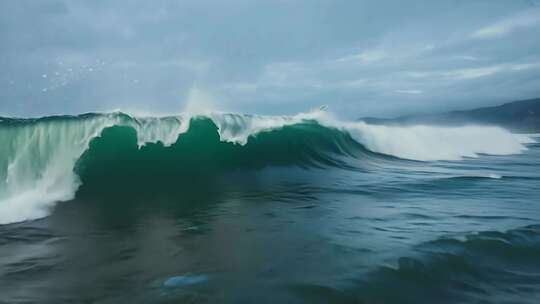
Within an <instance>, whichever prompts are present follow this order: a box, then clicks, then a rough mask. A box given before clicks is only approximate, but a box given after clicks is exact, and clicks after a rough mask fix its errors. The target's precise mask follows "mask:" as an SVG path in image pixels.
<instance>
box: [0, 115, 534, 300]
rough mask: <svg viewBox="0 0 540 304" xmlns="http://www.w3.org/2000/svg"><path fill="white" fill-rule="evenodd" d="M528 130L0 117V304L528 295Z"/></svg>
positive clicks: (257, 119)
mask: <svg viewBox="0 0 540 304" xmlns="http://www.w3.org/2000/svg"><path fill="white" fill-rule="evenodd" d="M539 140H540V135H535V134H531V135H524V134H512V133H510V132H508V131H506V130H504V129H502V128H498V127H490V126H474V125H470V126H463V127H441V126H438V127H437V126H425V125H424V126H401V127H400V126H384V125H369V124H366V123H364V122H360V121H348V122H346V121H340V120H338V119H336V118H335V117H333V116H332V115H331V114H329V113H326V112H325V111H322V110H321V111H313V112H309V113H302V114H297V115H292V116H258V115H243V114H226V113H205V114H199V115H187V114H182V115H177V116H168V117H136V116H133V115H128V114H125V113H120V112H115V113H101V114H99V113H94V114H84V115H79V116H54V117H44V118H38V119H17V118H1V119H0V303H254V302H255V303H539V302H540V144H538V143H537V142H538V141H539Z"/></svg>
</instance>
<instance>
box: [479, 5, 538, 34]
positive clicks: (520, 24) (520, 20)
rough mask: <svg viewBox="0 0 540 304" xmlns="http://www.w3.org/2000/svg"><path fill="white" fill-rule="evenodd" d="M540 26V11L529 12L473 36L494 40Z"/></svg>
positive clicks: (498, 23)
mask: <svg viewBox="0 0 540 304" xmlns="http://www.w3.org/2000/svg"><path fill="white" fill-rule="evenodd" d="M538 25H540V10H539V9H535V10H528V11H525V12H522V13H520V14H517V15H515V16H512V17H510V18H507V19H504V20H501V21H499V22H497V23H494V24H491V25H489V26H486V27H483V28H480V29H478V30H477V31H475V32H473V33H472V34H471V37H473V38H494V37H500V36H505V35H507V34H510V33H512V32H515V31H518V30H522V29H525V28H529V27H534V26H538Z"/></svg>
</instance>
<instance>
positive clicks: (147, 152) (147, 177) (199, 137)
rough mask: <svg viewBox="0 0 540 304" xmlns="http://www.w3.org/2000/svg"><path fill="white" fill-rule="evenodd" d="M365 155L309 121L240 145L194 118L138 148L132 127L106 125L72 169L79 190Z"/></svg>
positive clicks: (327, 163)
mask: <svg viewBox="0 0 540 304" xmlns="http://www.w3.org/2000/svg"><path fill="white" fill-rule="evenodd" d="M369 154H370V153H369V152H368V151H366V150H365V149H364V148H363V147H362V146H361V145H360V144H358V143H357V142H355V141H354V140H353V139H352V138H351V137H350V136H349V135H348V134H346V133H343V132H340V131H338V130H335V129H330V128H325V127H323V126H321V125H319V124H317V123H314V122H311V123H301V124H295V125H290V126H284V127H283V128H281V129H278V130H272V131H268V132H263V133H260V134H257V135H256V136H252V137H250V138H249V139H248V141H247V143H246V144H245V145H240V144H236V143H231V142H224V141H222V140H220V137H219V133H218V127H217V126H216V125H215V124H214V123H213V122H212V120H210V119H208V118H196V119H193V120H192V121H191V123H190V127H189V130H188V131H187V132H186V133H184V134H181V135H180V136H179V137H178V140H177V141H176V142H175V143H174V144H172V145H171V146H165V145H164V144H163V143H161V142H158V143H150V144H147V145H144V146H142V147H140V148H139V146H138V144H137V133H136V131H135V129H133V128H131V127H127V126H114V127H110V128H106V129H104V130H103V132H102V134H101V136H99V137H97V138H95V139H93V140H92V141H91V142H90V146H89V149H88V150H86V152H84V154H83V155H82V156H81V158H80V159H79V161H78V162H77V165H76V169H75V171H76V172H77V174H78V175H79V176H80V179H81V181H82V184H83V186H82V188H81V191H82V192H88V191H90V189H92V190H91V191H102V190H103V189H109V190H114V189H120V188H129V189H132V188H133V185H136V184H141V185H144V186H145V187H150V186H151V185H155V186H158V185H169V184H175V185H177V187H182V186H183V185H186V186H187V187H189V183H187V184H186V182H189V181H193V180H194V179H198V180H204V179H206V178H211V177H212V176H214V175H216V174H220V173H224V172H231V171H238V170H258V169H261V168H264V167H267V166H296V167H302V168H322V167H339V168H348V167H350V166H351V165H350V164H349V161H348V159H349V160H350V159H351V158H356V159H357V158H360V157H362V156H363V155H369ZM98 189H101V190H98Z"/></svg>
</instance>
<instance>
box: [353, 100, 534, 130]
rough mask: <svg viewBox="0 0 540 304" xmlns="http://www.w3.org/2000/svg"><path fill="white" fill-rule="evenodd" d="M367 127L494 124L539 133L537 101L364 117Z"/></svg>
mask: <svg viewBox="0 0 540 304" xmlns="http://www.w3.org/2000/svg"><path fill="white" fill-rule="evenodd" d="M361 120H363V121H365V122H367V123H370V124H385V125H396V124H399V125H413V124H430V125H442V126H459V125H465V124H482V125H495V126H501V127H504V128H506V129H509V130H510V131H513V132H518V133H540V98H536V99H528V100H520V101H514V102H510V103H506V104H503V105H500V106H494V107H485V108H477V109H473V110H467V111H452V112H445V113H436V114H423V115H407V116H400V117H397V118H391V119H382V118H373V117H366V118H361Z"/></svg>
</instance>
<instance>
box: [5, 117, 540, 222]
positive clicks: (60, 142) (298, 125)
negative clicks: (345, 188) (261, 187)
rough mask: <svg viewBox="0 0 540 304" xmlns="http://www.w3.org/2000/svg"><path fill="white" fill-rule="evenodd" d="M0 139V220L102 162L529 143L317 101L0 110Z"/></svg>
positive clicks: (449, 152) (223, 165)
mask: <svg viewBox="0 0 540 304" xmlns="http://www.w3.org/2000/svg"><path fill="white" fill-rule="evenodd" d="M194 124H195V125H194ZM192 127H194V128H192ZM197 128H198V130H196V129H197ZM111 130H112V131H111ZM114 130H116V131H114ZM115 132H116V133H115ZM105 137H110V139H111V138H114V139H112V140H105V139H104V138H105ZM100 138H101V139H100ZM0 139H1V142H2V146H0V224H6V223H11V222H17V221H23V220H29V219H35V218H39V217H43V216H46V215H47V214H48V213H49V210H50V209H51V208H52V207H53V206H54V202H56V201H65V200H70V199H72V198H74V195H75V193H76V190H77V189H78V188H79V186H80V185H81V182H86V181H90V180H95V181H96V180H99V178H98V177H100V176H107V175H110V174H111V172H112V171H111V170H108V168H112V167H114V166H119V165H120V164H122V165H123V166H124V167H126V168H124V169H125V170H126V171H125V172H134V173H137V174H139V175H146V176H149V175H152V173H150V172H154V173H153V174H154V175H155V174H158V175H159V174H164V173H167V174H172V175H178V172H188V171H191V172H194V173H200V172H205V170H206V171H207V172H213V171H212V170H231V169H237V168H247V169H253V168H260V167H264V166H269V165H294V166H303V167H313V166H315V167H316V166H336V167H341V168H348V167H350V164H349V163H348V162H347V161H344V159H346V158H348V159H355V160H358V159H360V161H361V162H362V161H364V162H365V161H366V159H368V158H369V157H371V156H373V157H375V158H381V157H383V156H382V155H378V156H376V155H375V154H374V153H381V154H386V155H390V156H393V157H397V158H405V159H413V160H422V161H425V160H458V159H461V158H463V157H476V156H478V155H479V154H496V155H504V154H513V153H519V152H521V151H523V150H525V149H526V147H525V145H524V144H525V143H528V142H531V139H530V138H528V137H526V136H522V135H514V134H511V133H510V132H507V131H505V130H503V129H501V128H496V127H479V126H469V127H459V128H458V127H454V128H442V127H430V126H413V127H389V126H374V125H368V124H365V123H363V122H340V121H338V120H336V119H333V118H332V117H331V116H330V115H329V114H328V113H326V112H324V111H320V110H319V111H314V112H310V113H302V114H298V115H295V116H272V117H269V116H257V115H240V114H221V113H211V114H207V115H206V116H198V117H191V116H189V115H180V116H170V117H159V118H156V117H132V116H129V115H127V114H123V113H108V114H85V115H80V116H57V117H46V118H41V119H3V120H2V121H0ZM94 141H95V142H97V143H95V144H94V146H93V147H92V144H91V143H92V142H94ZM99 143H100V144H99ZM89 147H90V149H89ZM115 153H116V154H115ZM118 153H120V154H118ZM122 153H124V154H122ZM128 155H131V156H130V157H132V159H131V162H129V161H126V159H127V158H128V157H127V156H128ZM115 157H116V158H115ZM373 157H371V158H373ZM119 160H121V161H119ZM358 163H359V162H356V165H357V164H358ZM106 164H108V165H106ZM160 164H161V165H160ZM98 168H100V169H98ZM157 168H161V169H159V170H158V169H157ZM171 168H172V169H171ZM100 170H104V172H100ZM130 170H131V171H130ZM145 170H146V171H147V172H144V171H145ZM160 170H161V171H160ZM167 170H168V171H167ZM137 174H134V175H135V176H137Z"/></svg>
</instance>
